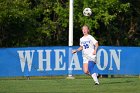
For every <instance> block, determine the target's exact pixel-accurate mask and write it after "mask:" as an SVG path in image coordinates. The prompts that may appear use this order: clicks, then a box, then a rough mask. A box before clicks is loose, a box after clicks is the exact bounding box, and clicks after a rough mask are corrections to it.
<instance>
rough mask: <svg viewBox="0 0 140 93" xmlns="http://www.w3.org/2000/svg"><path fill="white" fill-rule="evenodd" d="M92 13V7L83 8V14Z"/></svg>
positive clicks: (89, 14) (88, 14)
mask: <svg viewBox="0 0 140 93" xmlns="http://www.w3.org/2000/svg"><path fill="white" fill-rule="evenodd" d="M91 14H92V11H91V9H90V8H85V9H84V10H83V15H84V16H91Z"/></svg>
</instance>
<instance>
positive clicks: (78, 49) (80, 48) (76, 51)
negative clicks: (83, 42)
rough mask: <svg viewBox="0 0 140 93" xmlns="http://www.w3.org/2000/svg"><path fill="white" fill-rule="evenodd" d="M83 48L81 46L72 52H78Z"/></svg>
mask: <svg viewBox="0 0 140 93" xmlns="http://www.w3.org/2000/svg"><path fill="white" fill-rule="evenodd" d="M81 50H83V47H82V46H80V47H79V48H78V49H77V50H73V51H72V53H73V54H74V53H76V52H78V51H81Z"/></svg>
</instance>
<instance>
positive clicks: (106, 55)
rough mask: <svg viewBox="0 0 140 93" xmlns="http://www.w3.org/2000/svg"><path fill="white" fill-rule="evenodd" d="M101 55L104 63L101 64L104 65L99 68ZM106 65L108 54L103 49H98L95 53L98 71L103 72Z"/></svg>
mask: <svg viewBox="0 0 140 93" xmlns="http://www.w3.org/2000/svg"><path fill="white" fill-rule="evenodd" d="M101 53H103V55H104V56H103V57H104V62H103V63H104V65H103V67H101V60H100V58H101ZM107 65H108V54H107V52H106V51H105V50H104V49H100V50H99V51H98V52H97V67H98V69H99V70H105V69H106V67H107Z"/></svg>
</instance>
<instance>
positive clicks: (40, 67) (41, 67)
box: [37, 50, 52, 71]
mask: <svg viewBox="0 0 140 93" xmlns="http://www.w3.org/2000/svg"><path fill="white" fill-rule="evenodd" d="M51 51H52V50H45V54H46V58H43V52H44V50H37V52H38V56H39V58H38V61H39V68H38V71H44V69H43V62H46V69H45V70H46V71H47V70H52V69H51V63H50V53H51Z"/></svg>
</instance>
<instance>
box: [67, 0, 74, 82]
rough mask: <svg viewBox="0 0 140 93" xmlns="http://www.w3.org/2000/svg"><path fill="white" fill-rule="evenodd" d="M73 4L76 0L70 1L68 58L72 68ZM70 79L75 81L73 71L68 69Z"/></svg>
mask: <svg viewBox="0 0 140 93" xmlns="http://www.w3.org/2000/svg"><path fill="white" fill-rule="evenodd" d="M73 3H74V0H69V35H68V36H69V42H68V45H69V57H68V62H69V64H68V65H69V66H71V58H72V47H71V46H73ZM67 78H68V79H74V77H73V75H72V69H68V77H67Z"/></svg>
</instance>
